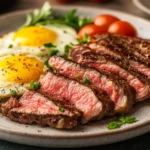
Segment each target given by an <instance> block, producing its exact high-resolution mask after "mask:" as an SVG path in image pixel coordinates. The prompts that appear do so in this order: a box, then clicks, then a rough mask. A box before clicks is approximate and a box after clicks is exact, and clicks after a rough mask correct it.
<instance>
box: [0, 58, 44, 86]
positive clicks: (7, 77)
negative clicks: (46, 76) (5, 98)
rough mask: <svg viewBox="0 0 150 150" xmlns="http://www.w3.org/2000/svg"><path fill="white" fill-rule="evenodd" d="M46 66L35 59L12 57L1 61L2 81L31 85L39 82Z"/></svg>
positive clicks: (0, 77)
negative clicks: (33, 82) (32, 82)
mask: <svg viewBox="0 0 150 150" xmlns="http://www.w3.org/2000/svg"><path fill="white" fill-rule="evenodd" d="M43 68H44V64H43V63H42V62H40V61H39V60H37V59H36V58H34V57H27V56H11V57H7V58H5V59H3V60H2V61H0V81H7V82H15V83H29V82H31V81H37V80H38V79H39V77H40V75H41V74H42V73H43Z"/></svg>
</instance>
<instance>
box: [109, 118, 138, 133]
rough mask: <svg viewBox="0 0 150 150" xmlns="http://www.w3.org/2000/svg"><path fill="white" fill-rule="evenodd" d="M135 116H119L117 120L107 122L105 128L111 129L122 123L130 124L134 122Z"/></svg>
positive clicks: (118, 126)
mask: <svg viewBox="0 0 150 150" xmlns="http://www.w3.org/2000/svg"><path fill="white" fill-rule="evenodd" d="M136 121H137V120H136V118H135V117H132V116H128V117H125V116H121V117H120V118H119V121H112V122H110V123H109V124H108V126H107V128H108V129H109V130H113V129H117V128H120V127H121V126H122V125H124V124H131V123H134V122H136Z"/></svg>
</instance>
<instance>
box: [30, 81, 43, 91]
mask: <svg viewBox="0 0 150 150" xmlns="http://www.w3.org/2000/svg"><path fill="white" fill-rule="evenodd" d="M40 87H41V84H40V82H36V83H34V82H33V81H32V82H31V83H30V89H32V90H35V91H36V90H38V89H40Z"/></svg>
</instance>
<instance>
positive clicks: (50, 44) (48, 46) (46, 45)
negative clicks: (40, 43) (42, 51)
mask: <svg viewBox="0 0 150 150" xmlns="http://www.w3.org/2000/svg"><path fill="white" fill-rule="evenodd" d="M44 46H45V47H46V48H54V47H56V46H55V45H53V44H52V43H45V44H44Z"/></svg>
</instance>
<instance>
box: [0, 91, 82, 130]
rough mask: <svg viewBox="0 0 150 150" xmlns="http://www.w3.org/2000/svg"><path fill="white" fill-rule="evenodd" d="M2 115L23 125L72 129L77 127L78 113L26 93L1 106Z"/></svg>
mask: <svg viewBox="0 0 150 150" xmlns="http://www.w3.org/2000/svg"><path fill="white" fill-rule="evenodd" d="M2 114H3V115H4V116H7V117H8V118H10V119H11V120H13V121H17V122H20V123H24V124H32V123H37V124H39V125H40V126H51V127H55V128H66V129H68V128H73V127H75V126H77V124H78V122H79V118H80V115H81V114H80V112H78V111H77V110H75V109H68V108H66V107H65V106H64V105H63V106H61V105H58V104H55V103H54V102H53V101H51V100H49V99H47V98H46V97H44V96H43V95H41V94H39V93H36V92H32V91H30V92H26V93H24V94H23V96H22V97H21V98H20V100H17V99H16V98H10V100H9V101H8V102H6V103H5V104H2Z"/></svg>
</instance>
